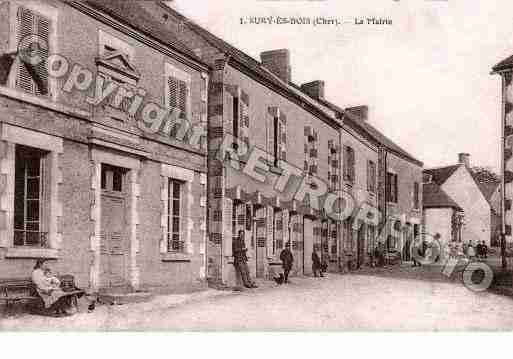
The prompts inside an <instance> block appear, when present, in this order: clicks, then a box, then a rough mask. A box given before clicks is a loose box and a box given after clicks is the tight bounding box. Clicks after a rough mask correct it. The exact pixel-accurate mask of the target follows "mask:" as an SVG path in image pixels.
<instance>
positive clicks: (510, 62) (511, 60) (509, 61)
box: [492, 55, 513, 71]
mask: <svg viewBox="0 0 513 359" xmlns="http://www.w3.org/2000/svg"><path fill="white" fill-rule="evenodd" d="M511 68H513V55H511V56H510V57H508V58H506V59H504V60H502V61H501V62H499V63H498V64H497V65H495V66H494V67H492V70H493V71H501V70H505V69H511Z"/></svg>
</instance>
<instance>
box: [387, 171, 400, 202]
mask: <svg viewBox="0 0 513 359" xmlns="http://www.w3.org/2000/svg"><path fill="white" fill-rule="evenodd" d="M397 190H398V189H397V174H395V173H390V172H389V173H387V184H386V198H387V202H391V203H397V200H398V193H397Z"/></svg>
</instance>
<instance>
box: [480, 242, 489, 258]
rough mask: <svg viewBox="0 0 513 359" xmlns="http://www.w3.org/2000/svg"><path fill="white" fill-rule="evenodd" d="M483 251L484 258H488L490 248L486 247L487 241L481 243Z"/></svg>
mask: <svg viewBox="0 0 513 359" xmlns="http://www.w3.org/2000/svg"><path fill="white" fill-rule="evenodd" d="M481 250H482V252H483V253H482V257H483V258H488V246H487V245H486V243H485V241H483V242H481Z"/></svg>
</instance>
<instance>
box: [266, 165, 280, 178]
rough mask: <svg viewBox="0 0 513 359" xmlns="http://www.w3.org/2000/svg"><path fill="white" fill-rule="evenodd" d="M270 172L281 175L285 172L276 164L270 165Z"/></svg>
mask: <svg viewBox="0 0 513 359" xmlns="http://www.w3.org/2000/svg"><path fill="white" fill-rule="evenodd" d="M269 172H271V173H274V174H277V175H280V176H281V175H282V173H283V170H282V169H281V168H279V167H276V166H270V167H269Z"/></svg>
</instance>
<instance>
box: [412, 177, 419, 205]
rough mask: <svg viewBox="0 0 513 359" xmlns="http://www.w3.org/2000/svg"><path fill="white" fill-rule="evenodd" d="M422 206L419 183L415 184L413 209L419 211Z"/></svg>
mask: <svg viewBox="0 0 513 359" xmlns="http://www.w3.org/2000/svg"><path fill="white" fill-rule="evenodd" d="M419 206H420V185H419V183H418V182H414V183H413V208H415V209H418V208H419Z"/></svg>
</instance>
